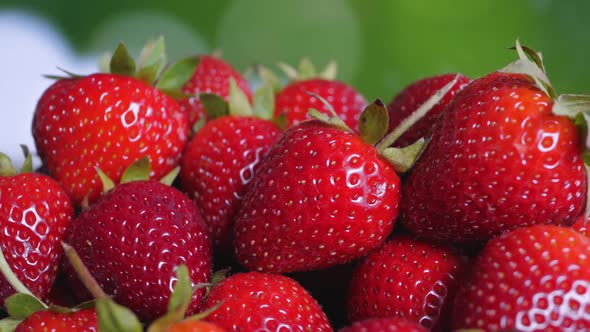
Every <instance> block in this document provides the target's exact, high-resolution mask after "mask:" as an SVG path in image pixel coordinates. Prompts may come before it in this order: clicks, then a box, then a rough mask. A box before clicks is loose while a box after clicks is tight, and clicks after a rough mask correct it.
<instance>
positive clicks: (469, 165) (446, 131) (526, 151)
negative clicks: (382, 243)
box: [401, 44, 587, 242]
mask: <svg viewBox="0 0 590 332" xmlns="http://www.w3.org/2000/svg"><path fill="white" fill-rule="evenodd" d="M517 48H518V50H519V54H520V56H521V59H520V60H518V61H517V62H516V63H514V64H511V65H510V66H508V67H506V68H505V69H503V70H502V71H499V72H494V73H491V74H489V75H486V76H484V77H482V78H479V79H477V80H475V81H473V82H472V83H471V84H469V85H468V86H467V87H466V88H465V89H463V90H462V91H461V92H460V93H459V94H457V96H456V97H455V99H454V101H453V102H452V103H451V104H450V105H449V108H448V109H447V111H446V112H445V115H444V116H443V118H442V119H441V121H440V122H438V125H437V127H436V130H435V131H434V132H433V135H432V139H431V141H430V143H429V144H428V146H427V148H426V150H425V151H424V153H423V154H422V157H421V158H420V159H419V160H418V162H417V163H416V165H415V167H414V169H413V170H412V172H411V173H410V176H409V178H408V181H407V184H406V186H404V200H403V202H402V218H401V219H402V222H403V223H404V224H405V226H406V227H407V228H408V229H409V230H411V231H412V232H414V233H415V234H417V235H420V236H422V237H425V238H428V239H436V240H442V241H457V242H484V241H486V240H488V239H489V238H491V237H492V236H495V235H497V234H500V233H502V232H504V231H507V230H510V229H514V228H516V227H520V226H527V225H533V224H558V225H571V224H573V223H574V221H575V220H576V218H577V217H578V216H579V215H580V214H581V213H582V211H583V210H584V206H585V202H586V197H587V195H586V190H587V172H586V171H585V169H584V162H583V160H582V156H581V149H582V148H583V146H582V145H583V144H582V142H581V140H580V139H579V138H578V133H579V131H578V130H577V128H576V126H575V124H574V122H573V121H570V119H568V118H567V117H566V116H562V115H558V114H556V113H559V114H564V115H569V116H572V117H573V116H575V115H576V114H578V113H577V112H576V113H575V114H573V115H572V114H568V113H566V112H564V110H567V109H569V108H570V107H569V106H568V105H566V103H567V99H568V98H570V97H567V96H561V97H560V98H559V99H558V100H554V97H553V96H554V93H553V91H552V88H551V86H550V85H549V83H548V79H547V78H546V76H545V74H544V72H543V70H542V68H543V66H542V63H541V62H540V60H539V61H538V64H536V63H534V62H533V61H532V60H530V59H528V58H527V56H526V55H525V54H524V51H523V48H522V47H521V46H520V44H517ZM526 50H528V52H529V53H530V54H531V56H533V57H534V58H536V59H537V60H538V59H539V57H537V56H536V54H535V53H534V51H532V50H530V49H526ZM523 68H524V70H523ZM523 72H525V73H527V74H523ZM574 97H575V96H574ZM570 99H571V98H570ZM577 105H578V106H579V103H578V104H577ZM578 106H577V107H576V108H574V109H573V110H574V111H575V110H576V109H578V108H579V107H578Z"/></svg>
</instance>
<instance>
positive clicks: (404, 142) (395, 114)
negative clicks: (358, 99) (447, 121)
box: [387, 74, 471, 147]
mask: <svg viewBox="0 0 590 332" xmlns="http://www.w3.org/2000/svg"><path fill="white" fill-rule="evenodd" d="M453 79H457V83H455V85H453V87H452V88H451V90H450V91H449V92H448V93H447V94H446V95H445V96H444V98H443V99H441V100H440V101H439V102H438V103H437V104H436V105H435V106H434V107H432V109H431V110H430V112H428V115H426V116H425V117H423V118H422V119H421V120H420V121H418V122H416V124H415V125H414V126H412V128H411V129H409V130H408V131H406V132H405V133H404V134H403V135H402V136H401V137H400V138H399V139H398V140H397V141H396V142H395V146H400V147H404V146H408V145H410V144H412V143H414V142H415V141H417V140H418V139H419V138H422V137H430V134H431V131H432V127H433V126H434V124H435V123H436V121H437V120H438V119H439V118H440V117H441V115H442V113H443V111H444V110H445V109H446V108H447V105H448V104H449V103H450V102H451V101H452V100H453V98H455V95H456V94H457V93H458V92H459V91H461V90H462V89H463V88H464V87H465V86H467V84H469V82H471V79H469V78H467V77H465V76H463V75H461V74H444V75H438V76H432V77H427V78H423V79H420V80H418V81H415V82H413V83H412V84H410V85H408V86H407V87H405V88H404V89H403V90H402V91H401V92H399V93H398V94H397V95H396V96H395V97H394V98H393V100H392V101H391V102H390V103H389V104H388V105H387V111H388V112H389V130H393V129H394V128H396V127H397V126H399V125H400V123H401V122H402V121H403V120H405V119H406V118H407V117H409V116H410V115H411V114H412V112H413V111H414V110H416V109H417V108H418V107H420V105H422V104H423V103H424V102H426V100H428V98H430V96H432V95H433V94H434V93H435V92H436V91H438V90H439V89H440V88H442V87H443V86H445V84H447V83H449V82H450V81H452V80H453Z"/></svg>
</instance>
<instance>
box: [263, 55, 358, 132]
mask: <svg viewBox="0 0 590 332" xmlns="http://www.w3.org/2000/svg"><path fill="white" fill-rule="evenodd" d="M310 66H311V68H310ZM306 67H307V70H305V69H306ZM282 68H283V70H285V72H287V74H288V76H289V78H290V79H291V83H290V84H289V85H287V86H286V87H284V88H283V89H282V90H281V91H279V92H278V94H277V96H276V99H275V116H281V114H284V115H285V116H286V119H287V127H291V126H293V125H295V124H297V123H299V122H301V121H304V120H306V119H309V117H308V114H307V111H308V110H309V109H310V108H315V109H317V110H319V111H320V112H322V113H324V114H326V115H329V114H330V110H329V109H328V108H327V106H326V105H325V104H324V103H323V102H322V101H321V100H320V99H318V98H317V97H315V96H312V95H310V94H309V93H308V92H311V93H313V94H315V95H318V96H321V97H323V98H324V99H326V100H327V101H328V102H329V103H330V104H331V105H332V107H333V108H334V111H336V114H337V115H338V116H339V117H340V118H341V119H342V120H343V121H344V122H345V123H346V124H347V125H348V127H350V128H352V129H353V130H355V131H356V130H357V128H358V121H359V117H360V115H361V113H362V111H363V109H364V108H365V106H367V101H366V100H365V97H363V95H361V94H360V93H359V92H358V91H356V90H355V89H354V88H353V87H351V86H349V85H348V84H346V83H344V82H341V81H338V80H336V79H334V77H335V76H336V75H335V71H334V70H332V68H331V67H330V65H329V66H328V68H327V69H326V70H325V71H324V72H323V73H321V74H317V73H316V72H315V68H313V65H311V63H309V62H308V61H307V59H303V60H302V63H301V64H300V72H299V73H298V72H297V70H295V69H293V68H290V67H289V66H287V65H284V64H282Z"/></svg>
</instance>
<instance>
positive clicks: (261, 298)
mask: <svg viewBox="0 0 590 332" xmlns="http://www.w3.org/2000/svg"><path fill="white" fill-rule="evenodd" d="M221 301H223V303H222V304H221V306H220V307H219V308H217V309H216V310H215V311H213V313H211V314H210V315H209V316H207V317H205V320H206V321H209V322H212V323H215V324H217V325H218V326H221V327H223V328H224V329H226V330H227V331H228V332H232V331H236V332H237V331H244V332H246V331H283V330H285V331H314V332H325V331H333V330H332V327H331V326H330V323H329V321H328V318H327V317H326V315H325V314H324V312H323V311H322V309H321V307H320V306H319V304H318V303H317V302H316V301H315V299H314V298H313V297H312V296H311V295H310V294H309V293H308V292H307V291H306V290H305V289H304V288H303V287H301V286H300V285H299V284H298V283H297V282H296V281H294V280H293V279H291V278H289V277H285V276H282V275H276V274H266V273H259V272H245V273H238V274H234V275H232V276H229V277H227V278H225V279H223V280H222V281H221V282H220V283H219V284H217V285H215V286H214V287H213V288H212V289H211V292H210V293H209V296H208V297H207V299H206V300H205V303H204V304H203V307H204V308H211V307H213V306H214V305H216V304H218V303H220V302H221Z"/></svg>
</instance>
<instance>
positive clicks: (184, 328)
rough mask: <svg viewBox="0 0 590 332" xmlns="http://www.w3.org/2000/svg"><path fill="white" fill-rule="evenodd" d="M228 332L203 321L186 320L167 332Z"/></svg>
mask: <svg viewBox="0 0 590 332" xmlns="http://www.w3.org/2000/svg"><path fill="white" fill-rule="evenodd" d="M225 331H226V330H225V329H223V328H221V327H219V326H218V325H215V324H213V323H209V322H205V321H202V320H184V321H180V322H178V323H175V324H173V325H171V326H169V327H168V329H167V330H165V332H225Z"/></svg>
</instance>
